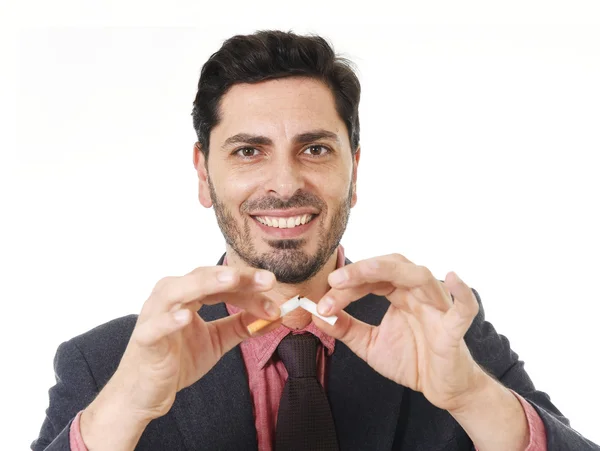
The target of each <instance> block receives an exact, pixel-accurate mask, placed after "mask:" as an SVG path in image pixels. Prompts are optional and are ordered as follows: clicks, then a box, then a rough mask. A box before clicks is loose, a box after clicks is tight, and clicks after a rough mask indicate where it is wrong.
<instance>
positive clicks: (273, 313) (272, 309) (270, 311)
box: [264, 301, 281, 318]
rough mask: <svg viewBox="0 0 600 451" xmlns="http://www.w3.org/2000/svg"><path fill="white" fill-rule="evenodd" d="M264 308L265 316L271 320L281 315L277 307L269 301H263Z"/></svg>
mask: <svg viewBox="0 0 600 451" xmlns="http://www.w3.org/2000/svg"><path fill="white" fill-rule="evenodd" d="M264 308H265V312H267V315H269V316H270V317H271V318H277V317H279V315H280V314H281V311H280V310H279V307H277V306H276V305H275V303H273V302H271V301H265V304H264Z"/></svg>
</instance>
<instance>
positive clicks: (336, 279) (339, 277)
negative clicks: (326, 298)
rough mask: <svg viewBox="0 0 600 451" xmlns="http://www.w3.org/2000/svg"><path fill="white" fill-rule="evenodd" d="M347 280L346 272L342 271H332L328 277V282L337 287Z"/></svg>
mask: <svg viewBox="0 0 600 451" xmlns="http://www.w3.org/2000/svg"><path fill="white" fill-rule="evenodd" d="M347 278H348V277H347V276H346V271H342V270H337V271H333V272H332V273H331V274H330V275H329V281H330V282H331V283H332V284H334V285H338V284H340V283H343V282H345V281H346V279H347Z"/></svg>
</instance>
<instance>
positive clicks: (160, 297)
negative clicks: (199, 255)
mask: <svg viewBox="0 0 600 451" xmlns="http://www.w3.org/2000/svg"><path fill="white" fill-rule="evenodd" d="M274 283H275V276H274V275H273V273H271V272H269V271H264V270H257V269H255V268H233V267H227V266H209V267H202V268H196V269H195V270H194V271H192V272H190V273H188V274H186V275H184V276H181V277H166V278H164V279H161V280H160V281H159V282H158V283H157V284H156V286H155V287H154V290H153V291H152V294H151V295H150V298H149V299H148V301H146V304H147V305H146V304H145V305H144V307H145V309H143V313H144V314H146V312H147V311H148V312H151V313H157V312H168V311H170V310H172V309H179V307H180V306H181V305H185V304H187V303H191V302H200V303H202V301H203V299H204V298H206V297H207V296H210V295H214V294H218V293H231V292H235V291H244V292H248V293H250V292H262V291H268V290H270V289H271V288H272V287H273V285H274Z"/></svg>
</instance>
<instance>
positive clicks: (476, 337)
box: [465, 290, 600, 451]
mask: <svg viewBox="0 0 600 451" xmlns="http://www.w3.org/2000/svg"><path fill="white" fill-rule="evenodd" d="M473 293H474V294H475V297H476V298H477V302H478V303H479V313H478V314H477V317H476V318H475V319H474V320H473V324H472V325H471V328H470V329H469V330H468V332H467V334H466V335H465V341H466V343H467V345H468V347H469V350H470V351H471V354H472V356H473V358H474V359H475V361H477V363H479V365H481V367H483V368H484V369H485V370H486V371H487V372H488V373H489V374H490V375H491V376H493V377H494V378H495V379H497V380H498V381H499V382H500V383H502V385H504V386H505V387H507V388H510V389H512V390H514V391H515V392H517V393H518V394H519V395H521V396H522V397H523V398H525V399H526V400H527V401H528V402H529V403H530V404H531V405H532V406H533V408H534V409H535V410H536V412H537V413H538V414H539V416H540V418H541V419H542V422H543V423H544V427H545V429H546V439H547V444H548V451H563V450H569V451H580V450H581V451H588V450H590V451H591V450H594V451H598V450H600V446H598V445H596V444H594V443H592V442H591V441H590V440H588V439H586V438H585V437H583V436H582V435H581V434H579V433H578V432H577V431H575V430H574V429H573V428H571V426H570V422H569V420H568V419H567V418H566V417H565V416H564V415H563V414H562V413H561V412H560V411H559V410H558V409H557V408H556V406H554V404H552V402H551V401H550V397H549V396H548V395H547V394H546V393H544V392H542V391H539V390H536V388H535V386H534V384H533V382H532V381H531V379H530V378H529V375H528V374H527V373H526V372H525V369H524V362H522V361H521V360H519V356H518V355H517V353H515V352H514V351H513V350H512V349H511V348H510V343H509V341H508V339H507V338H506V337H505V336H503V335H499V334H498V333H497V332H496V330H495V329H494V326H492V325H491V324H490V323H489V322H487V321H486V320H485V313H484V310H483V305H482V303H481V298H480V296H479V293H477V291H476V290H473Z"/></svg>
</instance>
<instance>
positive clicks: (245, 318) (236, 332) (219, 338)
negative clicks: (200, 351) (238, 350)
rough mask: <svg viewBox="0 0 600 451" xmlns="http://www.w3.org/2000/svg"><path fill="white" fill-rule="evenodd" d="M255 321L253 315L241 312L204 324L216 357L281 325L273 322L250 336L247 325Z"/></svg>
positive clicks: (279, 321)
mask: <svg viewBox="0 0 600 451" xmlns="http://www.w3.org/2000/svg"><path fill="white" fill-rule="evenodd" d="M255 320H256V317H255V316H254V315H251V314H250V313H248V312H245V311H241V312H239V313H236V314H235V315H231V316H227V317H225V318H221V319H218V320H215V321H211V322H208V323H206V325H207V326H208V329H209V332H210V334H211V338H212V341H213V343H214V345H215V347H216V348H215V352H217V355H219V356H223V355H224V354H225V353H227V352H228V351H230V350H231V349H233V348H234V347H235V346H237V345H238V344H240V343H241V342H242V341H244V340H245V339H247V338H250V337H251V336H252V337H258V336H261V335H264V334H266V333H269V332H270V331H272V330H274V329H276V328H277V327H279V326H280V325H281V319H278V320H276V321H274V322H273V323H272V324H270V325H269V326H267V327H265V328H263V329H262V330H260V331H259V332H256V333H255V334H252V335H250V332H249V331H248V325H249V324H251V323H252V322H254V321H255Z"/></svg>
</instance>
